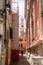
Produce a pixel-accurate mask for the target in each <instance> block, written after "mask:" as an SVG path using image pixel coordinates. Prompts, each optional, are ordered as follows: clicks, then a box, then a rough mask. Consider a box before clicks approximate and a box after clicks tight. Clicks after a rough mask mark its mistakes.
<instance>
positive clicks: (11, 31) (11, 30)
mask: <svg viewBox="0 0 43 65" xmlns="http://www.w3.org/2000/svg"><path fill="white" fill-rule="evenodd" d="M10 39H12V28H11V27H10Z"/></svg>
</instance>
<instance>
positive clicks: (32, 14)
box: [31, 3, 34, 41]
mask: <svg viewBox="0 0 43 65" xmlns="http://www.w3.org/2000/svg"><path fill="white" fill-rule="evenodd" d="M31 23H32V41H33V40H34V3H33V6H32V13H31Z"/></svg>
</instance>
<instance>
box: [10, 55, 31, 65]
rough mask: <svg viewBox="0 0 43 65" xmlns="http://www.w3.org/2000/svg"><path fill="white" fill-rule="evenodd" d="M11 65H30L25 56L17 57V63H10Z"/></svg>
mask: <svg viewBox="0 0 43 65" xmlns="http://www.w3.org/2000/svg"><path fill="white" fill-rule="evenodd" d="M11 65H30V64H29V62H28V61H27V58H26V57H25V55H23V56H22V55H20V56H19V61H18V62H12V63H11Z"/></svg>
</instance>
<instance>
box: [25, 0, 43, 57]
mask: <svg viewBox="0 0 43 65" xmlns="http://www.w3.org/2000/svg"><path fill="white" fill-rule="evenodd" d="M25 1H26V2H25V6H27V7H26V8H25V19H26V37H27V49H28V51H29V52H30V53H33V54H36V55H41V56H43V27H42V26H43V7H42V6H43V5H42V3H43V1H42V0H32V1H31V0H25ZM27 2H28V4H26V3H27ZM26 13H28V14H26ZM26 16H27V18H26Z"/></svg>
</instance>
